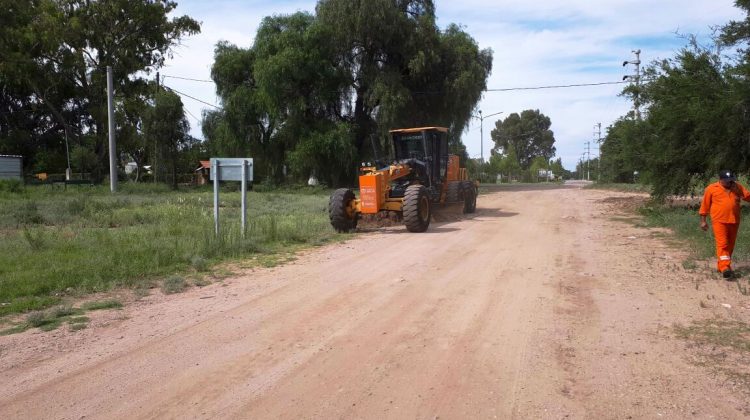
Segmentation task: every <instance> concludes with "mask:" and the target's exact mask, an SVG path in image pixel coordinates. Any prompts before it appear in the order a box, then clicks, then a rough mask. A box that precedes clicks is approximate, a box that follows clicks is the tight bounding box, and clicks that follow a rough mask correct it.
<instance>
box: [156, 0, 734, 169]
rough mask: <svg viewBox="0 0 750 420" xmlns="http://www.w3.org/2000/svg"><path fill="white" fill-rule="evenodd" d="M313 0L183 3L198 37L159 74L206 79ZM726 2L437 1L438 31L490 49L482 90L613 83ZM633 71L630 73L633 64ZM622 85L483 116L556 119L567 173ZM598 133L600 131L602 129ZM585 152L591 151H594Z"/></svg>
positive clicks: (206, 88)
mask: <svg viewBox="0 0 750 420" xmlns="http://www.w3.org/2000/svg"><path fill="white" fill-rule="evenodd" d="M315 4H316V1H314V0H306V1H302V0H288V1H256V0H248V1H241V0H213V1H211V2H206V1H197V0H183V1H179V6H178V7H177V10H176V12H177V14H187V15H190V16H191V17H193V18H194V19H196V20H198V21H201V22H202V33H201V34H200V35H198V36H194V37H190V38H188V39H186V40H185V41H184V42H183V45H181V46H180V47H178V48H177V50H176V54H175V56H174V58H173V59H171V60H169V61H168V62H167V67H166V68H165V69H162V73H163V74H165V75H168V76H180V77H188V78H195V79H210V69H211V64H212V62H213V49H214V46H215V45H216V43H217V42H218V41H220V40H227V41H230V42H232V43H234V44H236V45H239V46H241V47H249V46H251V45H252V42H253V38H254V36H255V32H256V30H257V28H258V25H259V23H260V21H261V19H263V17H265V16H268V15H274V14H288V13H293V12H296V11H309V12H313V11H314V9H315ZM733 4H734V2H733V1H732V0H689V1H685V0H660V1H653V0H651V1H648V0H604V1H599V2H592V1H590V0H568V1H565V0H557V1H555V0H536V1H533V2H532V1H517V0H495V1H492V2H487V1H485V0H461V1H444V0H436V1H435V6H436V15H437V18H438V20H437V22H438V25H439V26H440V27H443V28H444V27H446V26H447V25H448V24H451V23H456V24H460V25H461V26H463V27H464V30H465V31H467V32H468V33H469V34H471V35H472V36H473V37H474V39H475V40H476V41H477V42H478V44H479V46H480V48H492V50H493V51H494V63H493V71H492V75H491V76H490V79H489V81H488V83H487V85H488V88H491V89H501V88H512V87H530V86H547V85H563V84H579V83H595V82H613V81H618V80H621V79H622V76H623V75H625V74H628V72H627V70H626V69H625V68H623V67H622V62H623V61H624V60H629V59H632V53H631V51H632V50H635V49H640V50H641V51H642V54H641V61H643V62H644V63H648V62H651V61H653V60H656V59H661V58H669V57H672V56H674V54H675V53H676V52H677V51H678V50H679V49H680V48H682V47H683V46H684V45H685V43H686V41H685V40H684V39H683V38H682V37H681V36H680V35H679V34H682V35H686V34H693V35H697V36H698V37H699V38H700V39H701V40H702V42H703V43H704V44H710V36H711V34H712V28H713V27H716V26H720V25H723V24H725V23H726V22H728V21H729V20H731V19H735V20H736V19H742V18H743V16H742V14H741V13H740V11H739V10H738V9H736V8H735V7H734V6H733ZM631 72H632V70H631ZM165 84H166V85H168V86H171V87H173V88H175V89H177V90H179V91H181V92H184V93H186V94H189V95H191V96H194V97H196V98H199V99H202V100H204V101H206V102H210V103H214V104H218V100H217V98H216V93H215V90H214V86H213V84H211V83H201V82H192V81H186V80H180V79H175V78H169V77H167V78H166V80H165ZM621 89H622V85H611V86H597V87H580V88H570V89H554V90H534V91H528V90H524V91H511V92H486V93H485V94H484V96H483V99H482V101H481V102H480V103H479V105H478V109H481V110H482V111H483V113H484V115H489V114H493V113H495V112H501V111H502V112H503V114H501V115H499V118H504V117H505V116H507V115H508V114H510V113H513V112H521V111H523V110H525V109H539V110H540V111H541V112H542V113H544V114H545V115H547V116H549V117H550V119H551V120H552V130H553V131H554V132H555V138H556V143H555V145H556V147H557V156H558V157H561V158H562V160H563V165H564V166H565V167H566V168H567V169H571V170H573V169H574V168H575V165H576V163H577V162H578V160H579V159H581V154H582V153H583V152H584V147H585V146H584V143H585V142H586V141H590V140H592V139H593V138H594V126H595V125H596V124H597V123H601V124H602V131H605V130H606V127H607V126H609V125H610V124H612V123H613V122H614V121H615V120H616V119H617V118H618V117H619V116H621V115H624V114H625V113H626V112H627V111H628V109H629V108H630V106H631V105H630V104H629V103H628V102H626V101H625V100H624V99H623V98H620V97H618V96H617V95H618V93H619V92H620V91H621ZM183 103H184V104H185V107H186V108H187V109H188V111H190V113H191V114H192V115H194V116H195V117H196V118H193V117H189V119H190V124H191V126H192V132H193V135H195V136H196V137H199V138H202V134H201V131H200V123H199V121H198V120H197V119H199V118H200V116H201V112H202V110H203V109H204V108H207V106H206V105H204V104H201V103H200V102H196V101H194V100H192V99H189V98H183ZM495 118H497V117H491V118H486V119H485V120H484V124H483V125H484V130H483V131H484V137H483V144H484V156H485V158H486V159H487V158H489V153H490V148H491V147H492V141H491V140H490V136H489V133H490V130H491V129H492V128H493V127H494V122H495ZM603 135H604V133H603ZM462 138H463V142H464V144H465V145H466V147H467V149H468V151H469V154H470V156H472V157H479V156H480V150H481V149H480V143H482V141H481V140H480V129H479V120H476V121H472V124H471V125H470V126H469V128H468V130H467V131H466V132H465V133H463V136H462ZM594 146H595V143H592V150H591V155H592V157H595V156H596V155H597V152H598V151H597V149H595V148H593V147H594Z"/></svg>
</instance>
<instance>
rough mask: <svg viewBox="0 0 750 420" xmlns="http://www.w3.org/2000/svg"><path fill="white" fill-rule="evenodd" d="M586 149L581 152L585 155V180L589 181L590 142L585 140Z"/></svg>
mask: <svg viewBox="0 0 750 420" xmlns="http://www.w3.org/2000/svg"><path fill="white" fill-rule="evenodd" d="M584 144H585V145H586V151H585V152H583V154H585V155H586V181H591V142H590V141H587V142H586V143H584Z"/></svg>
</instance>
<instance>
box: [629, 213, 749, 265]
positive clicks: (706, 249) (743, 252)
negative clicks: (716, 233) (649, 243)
mask: <svg viewBox="0 0 750 420" xmlns="http://www.w3.org/2000/svg"><path fill="white" fill-rule="evenodd" d="M742 210H743V211H742V212H743V219H744V220H746V222H744V223H741V224H740V230H739V233H738V236H737V243H736V245H735V250H734V259H736V260H738V261H743V260H748V259H750V223H748V222H747V220H750V219H749V218H750V210H749V209H748V208H747V207H746V206H743V209H742ZM639 212H640V213H641V215H643V216H644V223H645V224H646V226H648V227H665V228H669V229H671V230H672V231H674V232H675V234H676V235H677V237H678V238H679V239H681V240H683V241H684V242H685V243H686V244H687V246H688V248H689V250H690V251H691V252H692V254H693V256H694V257H695V258H697V259H706V258H710V257H712V256H714V254H715V248H714V240H713V232H711V229H709V230H708V232H704V231H702V230H701V229H700V228H699V224H700V216H698V211H697V210H695V209H690V208H684V207H675V206H669V205H659V204H654V203H650V204H647V205H646V206H644V207H642V208H640V210H639Z"/></svg>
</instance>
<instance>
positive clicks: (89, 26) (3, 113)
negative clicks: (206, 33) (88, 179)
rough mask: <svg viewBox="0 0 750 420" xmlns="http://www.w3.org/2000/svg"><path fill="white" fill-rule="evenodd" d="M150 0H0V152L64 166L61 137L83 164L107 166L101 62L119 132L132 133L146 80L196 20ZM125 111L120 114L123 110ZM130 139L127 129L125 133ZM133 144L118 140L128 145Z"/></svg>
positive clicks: (99, 173) (145, 100)
mask: <svg viewBox="0 0 750 420" xmlns="http://www.w3.org/2000/svg"><path fill="white" fill-rule="evenodd" d="M176 7H177V3H175V2H173V1H151V0H107V1H104V0H65V1H61V0H29V1H21V2H18V1H13V0H0V56H2V57H3V59H2V61H0V92H2V93H1V94H0V153H21V154H23V155H24V156H25V158H26V159H25V162H26V164H27V165H29V166H30V167H31V169H32V170H33V169H39V170H45V171H55V170H57V171H61V169H62V168H65V163H66V162H65V155H66V153H65V139H66V138H67V141H68V142H69V143H71V144H72V145H73V148H74V149H75V150H78V151H79V152H80V153H77V155H78V157H86V159H87V160H88V161H86V162H80V163H78V162H76V161H75V160H73V161H72V162H71V164H73V165H78V166H79V168H78V169H80V170H84V169H87V170H91V171H93V172H94V174H93V176H94V177H95V178H101V177H103V175H104V172H103V169H104V168H105V167H106V158H107V156H106V127H107V110H106V103H107V100H106V71H105V69H106V67H107V66H111V67H112V69H113V73H114V81H115V91H116V95H117V114H118V115H117V118H118V121H119V122H121V123H122V124H118V130H126V131H128V130H130V132H129V133H124V135H125V136H127V135H129V134H132V131H133V130H134V129H135V130H137V125H138V124H139V121H140V119H141V118H142V115H143V112H144V110H145V109H146V107H147V106H148V104H149V101H150V100H151V99H152V95H153V92H154V89H153V87H152V86H151V85H150V83H149V82H148V81H147V76H148V74H149V73H151V72H152V71H154V70H156V69H158V68H160V67H161V66H162V65H163V64H164V60H165V59H166V58H167V57H169V55H170V54H171V52H172V51H173V48H174V47H175V46H176V45H177V44H178V43H179V42H180V40H181V39H182V38H183V37H184V36H186V35H191V34H195V33H198V32H199V31H200V25H199V24H198V23H197V22H196V21H195V20H193V19H191V18H189V17H187V16H176V17H171V18H170V16H172V15H173V12H174V10H175V8H176ZM126 114H127V115H126ZM130 138H131V139H132V136H131V137H130ZM135 143H137V142H129V141H125V142H124V144H131V145H134V144H135Z"/></svg>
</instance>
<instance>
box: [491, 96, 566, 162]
mask: <svg viewBox="0 0 750 420" xmlns="http://www.w3.org/2000/svg"><path fill="white" fill-rule="evenodd" d="M551 126H552V121H551V120H550V118H549V117H547V116H546V115H544V114H542V113H541V112H539V110H538V109H537V110H532V109H527V110H525V111H522V112H521V113H520V114H518V113H515V112H514V113H512V114H510V115H508V116H507V117H506V118H505V119H504V120H497V122H495V128H494V129H493V130H492V132H491V133H490V136H491V138H492V140H493V141H494V142H495V149H496V150H497V152H499V153H503V154H505V153H507V151H508V150H511V146H512V150H513V151H514V152H515V154H516V156H517V157H518V164H519V165H520V167H521V169H524V170H527V169H529V168H530V167H531V163H532V162H533V161H534V159H535V158H536V157H543V158H544V160H545V161H546V162H549V160H550V159H551V158H552V157H553V156H554V155H555V151H556V149H555V135H554V133H553V132H552V130H550V127H551Z"/></svg>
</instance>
